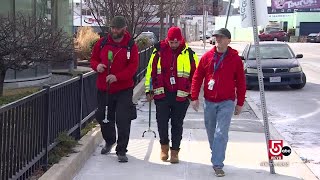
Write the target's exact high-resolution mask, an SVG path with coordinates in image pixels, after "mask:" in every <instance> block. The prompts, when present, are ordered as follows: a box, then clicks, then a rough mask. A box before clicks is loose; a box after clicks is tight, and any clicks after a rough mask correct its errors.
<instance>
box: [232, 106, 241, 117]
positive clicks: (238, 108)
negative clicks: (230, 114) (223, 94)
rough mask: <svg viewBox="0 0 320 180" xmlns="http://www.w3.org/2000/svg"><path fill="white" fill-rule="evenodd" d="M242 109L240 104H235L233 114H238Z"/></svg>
mask: <svg viewBox="0 0 320 180" xmlns="http://www.w3.org/2000/svg"><path fill="white" fill-rule="evenodd" d="M241 111H242V106H239V105H236V107H235V109H234V115H239V114H240V113H241Z"/></svg>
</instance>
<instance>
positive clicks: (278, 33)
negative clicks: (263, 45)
mask: <svg viewBox="0 0 320 180" xmlns="http://www.w3.org/2000/svg"><path fill="white" fill-rule="evenodd" d="M259 39H260V41H288V40H289V36H288V33H287V32H285V31H283V30H274V31H266V32H263V33H261V34H259Z"/></svg>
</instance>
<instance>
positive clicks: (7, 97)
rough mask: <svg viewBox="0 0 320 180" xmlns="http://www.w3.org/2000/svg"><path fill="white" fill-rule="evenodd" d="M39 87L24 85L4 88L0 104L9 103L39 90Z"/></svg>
mask: <svg viewBox="0 0 320 180" xmlns="http://www.w3.org/2000/svg"><path fill="white" fill-rule="evenodd" d="M39 90H40V88H39V87H26V88H17V89H5V90H4V91H3V96H1V97H0V106H2V105H5V104H8V103H11V102H13V101H16V100H18V99H21V98H23V97H25V96H28V95H30V94H33V93H35V92H37V91H39Z"/></svg>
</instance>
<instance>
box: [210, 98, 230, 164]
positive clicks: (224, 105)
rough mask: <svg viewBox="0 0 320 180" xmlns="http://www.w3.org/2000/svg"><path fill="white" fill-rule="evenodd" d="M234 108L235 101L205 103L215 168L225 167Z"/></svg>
mask: <svg viewBox="0 0 320 180" xmlns="http://www.w3.org/2000/svg"><path fill="white" fill-rule="evenodd" d="M234 108H235V104H234V101H231V100H227V101H223V102H219V103H214V102H210V101H207V100H205V102H204V123H205V126H206V130H207V135H208V140H209V143H210V149H211V162H212V165H213V168H223V166H224V164H223V161H224V159H225V154H226V148H227V143H228V138H229V136H228V133H229V127H230V123H231V118H232V115H233V112H234Z"/></svg>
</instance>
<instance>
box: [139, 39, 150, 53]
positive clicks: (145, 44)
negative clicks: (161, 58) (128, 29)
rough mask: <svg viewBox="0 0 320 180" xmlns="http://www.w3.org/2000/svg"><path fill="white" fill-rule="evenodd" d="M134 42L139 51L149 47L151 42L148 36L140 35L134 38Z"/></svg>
mask: <svg viewBox="0 0 320 180" xmlns="http://www.w3.org/2000/svg"><path fill="white" fill-rule="evenodd" d="M136 43H137V45H138V49H139V51H141V50H143V49H146V48H147V47H150V46H151V45H152V42H151V41H150V39H149V38H148V37H141V38H139V39H137V40H136Z"/></svg>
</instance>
